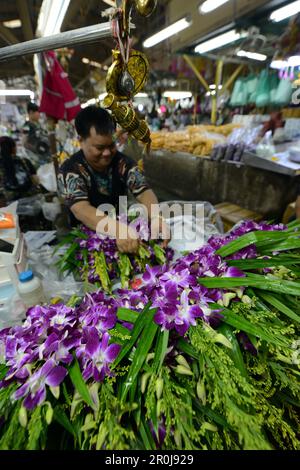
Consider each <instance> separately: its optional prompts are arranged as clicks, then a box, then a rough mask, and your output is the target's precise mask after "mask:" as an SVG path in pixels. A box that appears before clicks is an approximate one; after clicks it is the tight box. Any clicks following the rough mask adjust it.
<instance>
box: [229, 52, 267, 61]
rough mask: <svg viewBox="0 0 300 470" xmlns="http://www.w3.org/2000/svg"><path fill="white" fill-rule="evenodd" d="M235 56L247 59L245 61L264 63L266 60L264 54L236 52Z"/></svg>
mask: <svg viewBox="0 0 300 470" xmlns="http://www.w3.org/2000/svg"><path fill="white" fill-rule="evenodd" d="M236 55H237V56H239V57H247V59H252V60H259V61H261V62H264V61H265V60H267V58H268V57H267V56H266V55H265V54H258V53H257V52H248V51H238V52H237V54H236Z"/></svg>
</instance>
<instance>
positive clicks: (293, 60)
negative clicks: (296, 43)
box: [288, 55, 300, 67]
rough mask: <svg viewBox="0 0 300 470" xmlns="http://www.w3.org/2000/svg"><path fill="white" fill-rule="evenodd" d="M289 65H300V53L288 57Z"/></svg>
mask: <svg viewBox="0 0 300 470" xmlns="http://www.w3.org/2000/svg"><path fill="white" fill-rule="evenodd" d="M288 66H290V67H299V66H300V55H293V56H291V57H290V58H289V59H288Z"/></svg>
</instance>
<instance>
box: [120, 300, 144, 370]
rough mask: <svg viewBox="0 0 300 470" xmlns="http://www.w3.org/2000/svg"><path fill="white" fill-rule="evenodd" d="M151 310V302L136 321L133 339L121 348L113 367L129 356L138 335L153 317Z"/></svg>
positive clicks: (132, 334)
mask: <svg viewBox="0 0 300 470" xmlns="http://www.w3.org/2000/svg"><path fill="white" fill-rule="evenodd" d="M151 312H153V310H152V311H151V310H150V304H148V305H147V306H146V307H145V309H144V311H143V312H142V313H141V314H140V315H139V317H138V319H137V320H136V322H135V325H134V328H133V330H132V333H131V340H130V341H128V342H127V344H126V345H125V346H124V347H123V348H122V349H121V351H120V353H119V354H118V356H117V358H116V359H115V361H114V363H113V364H112V366H111V367H112V368H114V367H116V366H117V365H118V364H120V362H121V361H122V359H124V357H125V356H127V354H128V353H129V352H130V351H131V349H132V348H133V346H134V345H135V343H136V341H137V339H138V337H139V336H140V334H141V332H142V331H143V328H144V327H145V325H146V324H147V323H148V322H149V317H150V318H151Z"/></svg>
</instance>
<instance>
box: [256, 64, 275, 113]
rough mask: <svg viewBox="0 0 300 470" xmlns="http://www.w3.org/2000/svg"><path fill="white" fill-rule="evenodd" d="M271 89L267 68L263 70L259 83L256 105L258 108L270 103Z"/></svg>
mask: <svg viewBox="0 0 300 470" xmlns="http://www.w3.org/2000/svg"><path fill="white" fill-rule="evenodd" d="M270 91H271V90H270V80H269V73H268V71H267V70H263V71H262V72H261V74H260V77H259V81H258V85H257V95H256V106H257V107H258V108H262V107H264V106H267V105H268V104H269V103H270Z"/></svg>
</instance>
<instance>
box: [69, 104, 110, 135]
mask: <svg viewBox="0 0 300 470" xmlns="http://www.w3.org/2000/svg"><path fill="white" fill-rule="evenodd" d="M75 127H76V131H77V133H78V135H79V136H80V137H81V138H82V139H87V138H88V137H89V136H90V133H91V129H92V128H93V127H94V128H95V130H96V132H97V134H99V135H110V134H113V133H114V132H115V130H116V125H115V122H114V120H113V118H112V117H111V115H110V114H109V112H108V111H106V109H103V108H98V107H97V106H88V107H87V108H85V109H83V110H82V111H80V113H79V114H77V117H76V119H75Z"/></svg>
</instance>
